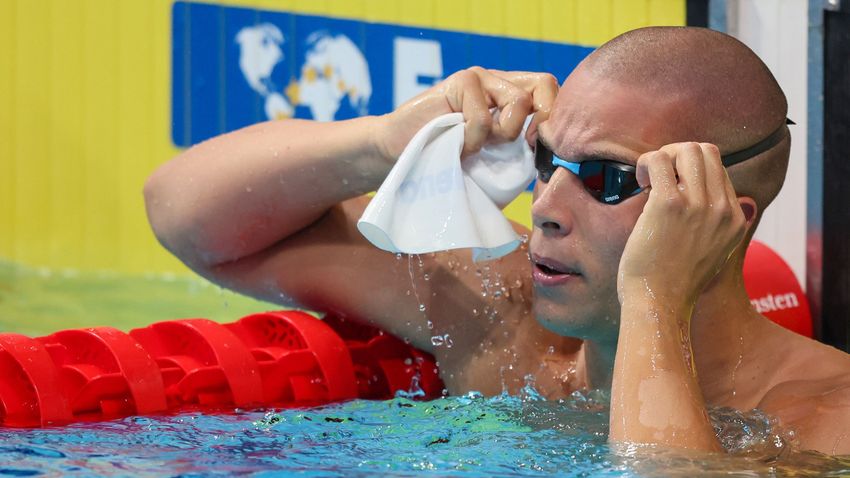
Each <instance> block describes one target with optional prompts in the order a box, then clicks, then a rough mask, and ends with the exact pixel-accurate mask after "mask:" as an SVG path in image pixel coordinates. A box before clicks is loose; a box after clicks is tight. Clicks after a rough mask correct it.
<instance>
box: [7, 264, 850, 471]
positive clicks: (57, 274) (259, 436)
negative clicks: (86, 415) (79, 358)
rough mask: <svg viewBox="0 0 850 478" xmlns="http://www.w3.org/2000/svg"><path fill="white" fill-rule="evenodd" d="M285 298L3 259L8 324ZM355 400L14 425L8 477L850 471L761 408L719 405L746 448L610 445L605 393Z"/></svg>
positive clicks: (128, 321) (228, 308) (126, 324)
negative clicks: (809, 448)
mask: <svg viewBox="0 0 850 478" xmlns="http://www.w3.org/2000/svg"><path fill="white" fill-rule="evenodd" d="M271 308H274V306H271V305H269V304H264V303H260V302H256V301H252V300H250V299H245V298H241V297H238V296H235V295H234V294H230V293H227V292H222V291H221V290H220V289H218V288H216V287H214V286H211V285H210V284H208V283H206V282H203V281H200V280H198V279H190V278H179V277H170V276H144V277H125V276H120V275H116V274H81V273H77V272H74V271H51V270H47V269H33V268H25V267H21V266H16V265H12V264H9V263H2V262H0V331H1V332H19V333H25V334H29V335H43V334H47V333H50V332H53V331H56V330H60V329H63V328H75V327H85V326H95V325H112V326H115V327H118V328H121V329H123V330H128V329H129V328H132V327H138V326H143V325H146V324H149V323H152V322H155V321H158V320H167V319H173V318H180V317H207V318H212V319H215V320H221V321H233V320H235V319H238V318H239V317H241V316H243V315H247V314H249V313H252V312H257V311H261V310H268V309H271ZM410 396H411V395H407V396H404V394H402V396H399V397H397V398H395V399H393V400H388V401H364V400H355V401H350V402H347V403H342V404H335V405H330V406H325V407H320V408H312V409H287V410H259V411H257V410H250V411H245V410H226V411H224V413H218V414H211V413H207V414H203V413H184V414H179V415H167V416H149V417H129V418H124V419H120V420H113V421H106V422H96V423H78V424H73V425H69V426H65V427H55V428H42V429H10V428H0V476H37V475H45V476H104V475H109V476H216V475H224V476H231V475H251V476H278V475H290V474H296V473H297V474H299V475H306V476H345V477H351V476H411V475H416V476H488V477H489V476H547V475H559V476H665V477H667V476H688V477H690V476H694V475H697V474H699V475H705V474H708V475H723V476H762V475H763V476H848V475H850V457H844V458H834V457H827V456H824V455H820V454H817V453H805V452H799V451H796V449H795V448H794V440H793V435H792V434H790V433H789V432H788V431H786V430H781V429H779V428H778V427H776V426H775V423H774V422H773V421H772V420H771V419H770V418H769V417H766V416H764V415H762V414H760V413H757V412H750V413H746V414H742V413H739V412H734V411H731V410H723V409H719V410H713V411H712V418H713V420H714V423H715V428H716V429H717V431H718V433H719V436H720V437H721V440H722V442H723V444H724V446H725V447H726V448H727V449H728V450H730V451H731V452H732V453H730V454H726V455H722V454H702V453H688V452H683V451H680V450H667V449H662V448H651V447H628V446H614V447H612V446H610V445H609V444H608V443H607V439H606V437H607V430H608V413H607V397H606V395H605V394H604V393H601V392H591V393H588V394H575V395H574V396H573V397H571V398H570V399H568V400H561V401H546V400H542V399H541V397H540V396H539V395H538V394H537V393H536V392H535V391H534V390H533V388H532V387H530V386H527V387H526V388H525V389H524V390H523V391H522V393H521V395H520V396H506V395H502V396H497V397H481V396H480V395H477V394H475V393H471V394H468V395H465V396H460V397H446V398H442V399H439V400H435V401H430V402H418V401H413V400H411V399H410Z"/></svg>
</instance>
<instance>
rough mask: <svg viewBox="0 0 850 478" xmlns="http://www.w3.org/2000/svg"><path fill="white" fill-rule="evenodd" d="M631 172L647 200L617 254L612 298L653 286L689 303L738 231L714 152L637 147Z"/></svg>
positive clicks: (735, 207)
mask: <svg viewBox="0 0 850 478" xmlns="http://www.w3.org/2000/svg"><path fill="white" fill-rule="evenodd" d="M637 178H638V182H639V183H640V185H641V186H642V187H644V188H647V189H648V194H649V200H648V201H647V203H646V206H645V207H644V210H643V214H641V216H640V218H638V221H637V224H636V225H635V228H634V230H633V231H632V234H631V236H630V237H629V240H628V242H627V243H626V248H625V250H624V251H623V257H622V259H621V260H620V270H619V275H618V288H619V291H620V302H621V303H622V302H623V300H624V294H643V295H647V294H649V295H656V294H661V295H663V296H664V297H665V298H666V299H673V298H676V299H678V300H682V301H685V303H689V304H691V305H692V304H693V302H695V301H696V299H697V297H699V295H700V293H701V292H702V290H703V289H704V288H705V286H706V285H707V284H708V283H709V282H710V281H711V280H712V279H713V278H714V276H715V275H717V272H718V271H720V269H721V268H722V267H723V265H724V264H726V262H727V260H728V259H729V256H730V255H731V254H732V252H733V251H734V250H735V248H736V247H737V246H738V245H739V244H740V242H741V239H742V238H743V237H744V232H745V231H746V219H745V218H744V214H743V212H742V210H741V207H740V205H739V204H738V200H737V197H736V195H735V190H734V189H733V187H732V183H731V182H730V181H729V177H728V175H727V174H726V169H725V168H724V167H723V164H722V163H721V161H720V152H719V151H718V149H717V147H716V146H714V145H713V144H708V143H676V144H671V145H668V146H665V147H663V148H661V149H660V150H659V151H653V152H650V153H646V154H644V155H642V156H641V157H640V158H639V159H638V162H637ZM678 300H677V302H678Z"/></svg>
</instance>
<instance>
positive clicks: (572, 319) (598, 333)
mask: <svg viewBox="0 0 850 478" xmlns="http://www.w3.org/2000/svg"><path fill="white" fill-rule="evenodd" d="M534 315H535V317H536V318H537V322H539V323H540V325H542V326H543V327H544V328H546V329H547V330H549V331H551V332H553V333H555V334H558V335H562V336H565V337H575V338H579V339H582V340H593V341H599V340H607V339H608V338H609V336H611V335H612V334H613V337H615V338H616V336H617V330H618V327H617V324H616V323H612V322H611V321H608V320H602V321H598V320H592V319H587V318H586V316H576V315H574V314H566V313H561V314H557V313H553V311H551V310H538V308H537V307H535V310H534Z"/></svg>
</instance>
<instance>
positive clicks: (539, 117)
mask: <svg viewBox="0 0 850 478" xmlns="http://www.w3.org/2000/svg"><path fill="white" fill-rule="evenodd" d="M488 71H489V72H491V73H492V74H494V75H496V76H498V77H500V78H502V79H504V80H507V81H509V82H510V83H511V84H513V85H516V86H518V87H519V88H522V89H523V90H524V91H526V92H527V93H529V94H530V95H531V111H530V112H533V113H534V117H533V118H532V119H531V123H530V124H529V125H528V130H527V131H526V135H527V136H528V137H535V136H534V134H535V132H536V131H537V126H538V125H539V124H540V123H542V122H544V121H546V120H547V119H548V118H549V112H550V111H551V110H552V105H553V104H554V103H555V97H557V96H558V90H559V89H560V85H559V84H558V79H557V78H555V76H553V75H551V74H549V73H535V72H529V71H501V70H488ZM504 114H505V113H504V111H503V112H502V115H504ZM500 121H501V118H500Z"/></svg>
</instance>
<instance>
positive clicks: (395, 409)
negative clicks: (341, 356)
mask: <svg viewBox="0 0 850 478" xmlns="http://www.w3.org/2000/svg"><path fill="white" fill-rule="evenodd" d="M534 398H535V397H534V396H533V394H532V396H531V397H529V396H526V397H508V396H500V397H491V398H483V397H480V396H476V395H474V394H470V395H467V396H463V397H448V398H444V399H439V400H435V401H431V402H415V401H411V400H408V399H406V398H396V399H394V400H389V401H364V400H356V401H352V402H348V403H344V404H337V405H333V406H326V407H321V408H314V409H301V410H282V411H251V412H244V411H238V410H236V411H234V412H233V413H231V414H221V415H212V414H198V413H190V414H182V415H175V416H165V417H163V416H159V417H131V418H126V419H121V420H115V421H110V422H101V423H85V424H75V425H71V426H67V427H62V428H49V429H36V430H20V429H0V476H2V475H7V476H36V475H45V476H51V475H52V476H59V475H61V476H104V475H109V476H184V477H189V476H233V475H249V476H286V475H291V474H299V475H303V476H344V477H352V476H411V475H413V476H482V477H483V476H488V477H489V476H549V475H558V476H594V477H595V476H602V477H605V476H665V477H667V476H695V475H697V474H700V475H704V474H708V475H723V476H846V475H847V474H850V459H836V458H829V457H825V456H823V455H819V454H808V453H799V452H794V451H793V450H791V449H790V447H788V446H787V444H785V443H782V438H781V437H780V435H779V434H777V433H776V432H775V431H772V430H771V429H770V426H769V422H768V421H765V420H763V418H764V417H761V416H759V415H757V414H756V415H750V416H744V415H741V414H734V413H731V412H729V411H723V410H720V411H715V413H714V416H715V420H716V421H720V422H723V424H722V425H721V426H720V428H722V429H723V430H724V431H723V433H725V434H726V435H727V437H728V438H730V440H731V441H732V442H734V444H736V445H737V446H738V447H739V448H740V449H739V450H738V453H736V454H733V455H716V454H715V455H708V454H700V453H686V452H681V451H674V450H664V449H658V448H638V447H631V448H630V447H619V448H616V447H615V448H612V447H610V446H609V445H608V444H607V442H606V436H607V428H608V425H607V424H608V416H607V411H606V410H605V405H604V402H599V401H597V400H594V399H593V398H591V399H588V398H587V397H584V396H576V398H574V399H571V400H566V401H560V402H547V401H541V400H536V399H534ZM777 443H779V445H777Z"/></svg>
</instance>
